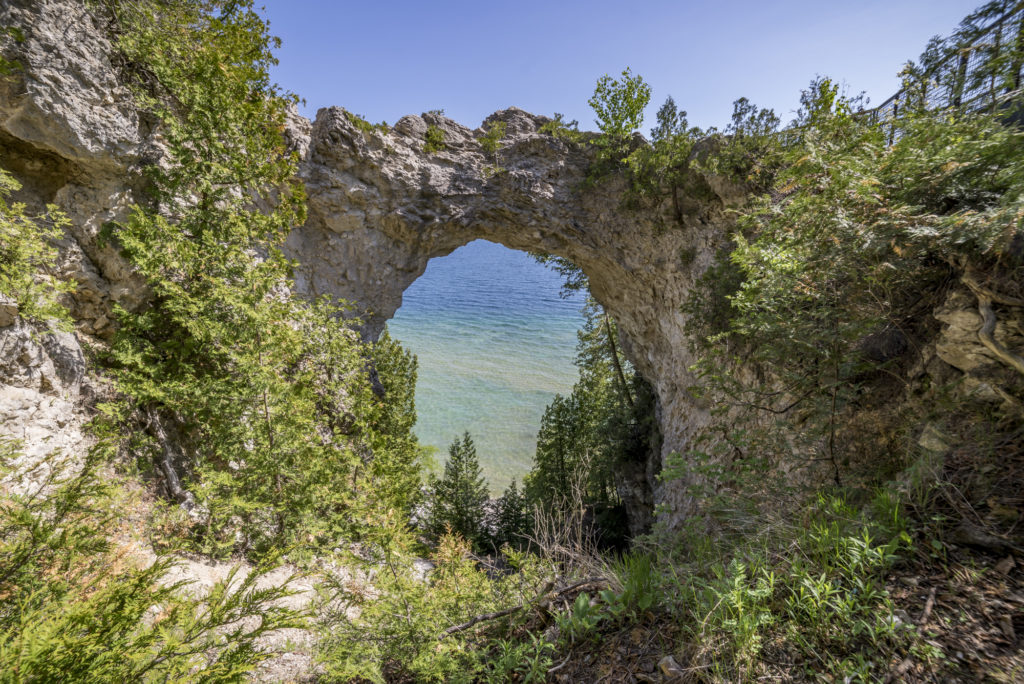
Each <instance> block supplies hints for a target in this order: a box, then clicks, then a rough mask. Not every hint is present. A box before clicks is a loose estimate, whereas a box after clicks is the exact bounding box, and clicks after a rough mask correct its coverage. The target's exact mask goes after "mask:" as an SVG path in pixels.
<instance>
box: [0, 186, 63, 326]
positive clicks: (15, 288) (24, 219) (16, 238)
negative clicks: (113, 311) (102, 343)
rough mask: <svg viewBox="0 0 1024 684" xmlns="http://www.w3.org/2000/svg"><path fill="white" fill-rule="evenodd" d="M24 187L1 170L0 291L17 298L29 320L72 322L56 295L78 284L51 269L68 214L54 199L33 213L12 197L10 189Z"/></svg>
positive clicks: (14, 298)
mask: <svg viewBox="0 0 1024 684" xmlns="http://www.w3.org/2000/svg"><path fill="white" fill-rule="evenodd" d="M20 189H21V184H20V183H18V181H17V180H15V179H14V178H13V177H12V176H11V175H10V174H9V173H7V172H6V171H4V170H3V169H0V295H6V296H7V297H10V298H11V299H13V300H14V301H15V302H16V303H17V304H18V313H19V314H20V315H21V316H22V317H23V318H25V319H26V320H30V321H35V322H43V321H46V320H56V321H58V322H59V323H60V324H62V325H63V326H64V327H69V326H70V317H69V316H68V312H67V310H66V309H65V308H64V307H63V306H61V304H60V303H59V302H58V301H57V299H58V297H59V296H60V295H61V294H62V293H65V292H70V291H72V290H73V289H74V285H73V284H72V283H69V282H67V281H64V280H61V279H59V278H57V277H56V276H55V274H54V273H53V272H52V269H53V267H54V264H55V262H56V259H57V249H56V248H55V247H54V246H53V245H52V241H53V240H56V239H58V238H60V237H61V236H62V235H63V231H62V228H63V227H64V226H66V225H67V224H68V219H67V217H66V216H64V214H63V213H61V211H60V210H59V209H58V208H57V207H56V206H55V205H52V204H51V205H49V206H47V208H46V213H45V214H43V215H41V216H30V215H29V214H27V213H26V208H25V205H24V204H23V203H21V202H11V194H12V193H14V192H17V191H18V190H20Z"/></svg>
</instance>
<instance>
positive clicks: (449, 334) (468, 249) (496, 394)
mask: <svg viewBox="0 0 1024 684" xmlns="http://www.w3.org/2000/svg"><path fill="white" fill-rule="evenodd" d="M560 286H561V277H560V276H559V275H558V274H557V273H555V272H554V271H551V270H550V269H548V268H546V267H544V266H542V265H540V264H538V263H537V262H536V261H534V260H533V259H532V258H531V257H530V256H529V255H527V254H525V253H524V252H518V251H514V250H511V249H508V248H506V247H503V246H501V245H498V244H494V243H493V242H487V241H485V240H477V241H475V242H471V243H469V244H468V245H466V246H464V247H461V248H459V249H458V250H456V251H454V252H452V253H451V254H450V255H448V256H446V257H441V258H437V259H432V260H431V261H430V263H429V264H428V265H427V270H426V272H425V273H424V274H423V275H422V276H421V277H420V278H419V279H418V280H417V281H416V282H415V283H413V284H412V285H411V286H410V287H409V289H408V290H406V291H405V295H404V297H403V303H402V307H401V308H400V309H399V310H398V312H397V313H396V314H395V317H394V318H393V319H392V320H391V321H389V322H388V330H389V331H390V332H391V334H392V336H393V337H395V338H396V339H398V340H400V341H401V342H402V344H403V345H404V346H405V347H406V348H407V349H408V350H410V351H412V352H413V353H414V354H416V356H417V357H418V358H419V380H418V383H417V385H416V410H417V414H418V419H417V424H416V435H417V436H418V437H419V440H420V442H422V443H424V444H429V445H432V446H435V447H437V448H438V450H439V452H438V454H437V461H438V462H439V463H440V464H443V463H444V460H445V457H446V456H447V454H448V445H449V444H451V442H452V440H453V439H455V438H456V437H458V436H460V435H461V434H462V433H463V431H465V430H469V432H470V434H471V435H472V436H473V441H474V442H475V444H476V450H477V455H478V456H479V458H480V464H481V466H482V467H483V470H484V475H485V476H486V477H487V479H488V481H489V482H490V485H491V489H492V491H494V492H500V491H501V490H503V489H504V488H505V487H506V486H507V485H508V483H509V482H510V481H511V479H512V478H513V477H514V478H516V479H517V480H519V481H520V482H521V481H522V477H523V475H525V474H526V473H527V472H528V471H529V469H530V465H531V462H532V459H533V452H534V449H535V447H536V438H537V430H538V429H539V428H540V419H541V416H542V415H543V414H544V407H545V406H547V405H548V403H550V402H551V399H552V397H554V395H555V394H556V393H561V394H566V393H568V392H569V391H570V390H571V389H572V386H573V383H574V382H575V381H576V377H577V371H576V367H575V366H574V365H573V359H574V357H575V353H576V330H577V329H578V328H579V327H580V324H581V323H582V316H581V314H580V308H581V306H582V303H583V302H582V297H574V298H573V299H569V300H565V299H562V298H561V297H560V296H559V288H560Z"/></svg>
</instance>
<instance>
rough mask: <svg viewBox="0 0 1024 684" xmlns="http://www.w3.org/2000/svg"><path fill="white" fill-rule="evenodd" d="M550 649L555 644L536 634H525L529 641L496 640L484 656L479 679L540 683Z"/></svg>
mask: <svg viewBox="0 0 1024 684" xmlns="http://www.w3.org/2000/svg"><path fill="white" fill-rule="evenodd" d="M554 651H555V645H554V644H552V643H550V642H548V641H545V639H544V637H543V636H541V635H539V634H532V633H531V634H529V641H515V640H512V639H500V640H498V641H497V643H496V644H495V645H494V649H493V652H492V653H491V654H490V655H489V656H487V658H486V662H487V665H486V667H487V669H486V670H484V672H483V673H482V675H481V676H482V679H483V681H485V682H488V684H503V683H504V682H508V681H517V682H523V683H524V684H542V683H543V682H546V681H547V680H548V670H549V669H550V668H551V665H552V659H551V657H552V654H553V653H554Z"/></svg>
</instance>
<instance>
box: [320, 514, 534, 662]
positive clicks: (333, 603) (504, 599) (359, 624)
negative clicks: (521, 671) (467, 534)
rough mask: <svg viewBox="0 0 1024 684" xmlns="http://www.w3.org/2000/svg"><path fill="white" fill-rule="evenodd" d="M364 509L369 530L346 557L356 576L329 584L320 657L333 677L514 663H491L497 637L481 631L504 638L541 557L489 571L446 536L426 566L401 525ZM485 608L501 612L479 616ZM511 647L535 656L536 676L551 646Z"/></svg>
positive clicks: (458, 542) (464, 544) (457, 541)
mask: <svg viewBox="0 0 1024 684" xmlns="http://www.w3.org/2000/svg"><path fill="white" fill-rule="evenodd" d="M366 514H367V515H368V516H373V517H374V521H375V524H374V525H373V531H372V532H371V533H369V534H368V536H367V538H366V540H365V544H364V546H363V548H362V553H361V554H360V555H350V556H349V557H348V558H347V559H346V562H345V565H346V567H350V568H353V570H355V571H356V574H355V575H354V576H353V577H351V578H350V579H343V578H337V577H329V578H327V579H326V581H325V584H324V587H323V591H324V597H323V602H322V608H321V611H320V615H319V618H318V626H319V629H320V633H321V638H320V642H319V646H318V649H319V654H318V657H319V659H320V660H321V662H322V663H324V666H325V668H326V671H327V675H328V676H329V677H331V678H332V679H335V680H340V681H349V680H350V679H352V678H364V679H368V680H371V681H384V676H385V673H388V674H390V675H392V676H406V677H411V678H413V679H414V680H415V681H475V680H474V678H475V677H477V676H490V677H491V678H492V680H493V678H494V677H498V676H500V675H501V673H502V671H505V666H511V662H510V661H509V659H508V658H506V659H505V661H504V662H505V666H503V667H502V668H501V669H499V670H497V672H496V669H495V668H494V667H492V666H491V665H490V663H491V661H492V656H491V655H490V654H491V653H492V652H493V650H494V647H495V646H496V644H495V643H494V642H488V641H487V640H486V639H482V638H481V635H483V634H486V635H489V636H490V638H494V637H495V636H502V637H505V636H507V632H506V631H505V626H506V625H508V621H509V620H512V619H513V618H514V617H515V616H516V615H518V614H519V612H520V611H521V610H522V608H521V606H522V605H523V604H524V602H526V601H528V599H527V597H528V596H535V595H536V594H537V592H538V591H539V586H540V584H541V582H540V576H539V565H538V563H537V562H536V561H535V560H531V559H528V558H527V557H526V555H525V554H523V555H520V556H519V557H518V561H519V564H518V566H517V567H518V573H517V574H515V575H507V576H500V577H496V578H494V579H492V578H489V577H488V576H487V573H486V572H485V571H484V570H482V569H480V568H478V567H477V566H476V564H475V562H474V561H473V559H472V557H471V556H470V554H469V551H470V548H469V545H468V543H467V542H465V541H464V540H462V539H459V538H457V537H452V536H446V537H443V538H442V539H441V540H440V541H439V543H438V545H437V548H436V550H435V551H434V553H433V555H432V557H431V561H432V563H433V567H432V569H430V570H428V571H426V572H425V573H424V572H423V571H422V570H420V569H419V568H418V564H417V558H416V556H415V554H414V551H415V545H414V542H413V539H412V536H411V534H410V533H409V530H408V529H407V528H406V527H405V523H404V522H403V521H400V520H398V519H396V517H395V516H393V515H388V514H387V513H382V512H380V511H374V510H367V511H366ZM488 615H497V616H499V617H497V618H494V619H491V620H483V619H481V620H479V621H477V620H476V618H478V617H480V616H484V617H486V616H488ZM500 617H504V619H500ZM524 643H525V642H524ZM505 648H506V649H508V651H509V652H511V653H518V654H521V655H522V656H524V657H525V656H529V657H530V658H532V659H533V664H532V665H529V667H528V668H526V669H527V670H529V671H532V672H534V673H535V674H536V673H538V671H540V670H541V669H543V667H544V666H543V663H544V662H545V661H544V659H545V658H546V657H547V654H548V652H549V649H547V647H545V646H544V645H542V644H541V643H534V644H533V648H528V647H515V646H512V645H507V646H506V647H505ZM501 652H502V651H500V650H499V653H501ZM511 657H512V656H509V658H511ZM520 665H521V666H526V665H528V663H520ZM543 671H544V672H546V669H543ZM488 673H489V674H488Z"/></svg>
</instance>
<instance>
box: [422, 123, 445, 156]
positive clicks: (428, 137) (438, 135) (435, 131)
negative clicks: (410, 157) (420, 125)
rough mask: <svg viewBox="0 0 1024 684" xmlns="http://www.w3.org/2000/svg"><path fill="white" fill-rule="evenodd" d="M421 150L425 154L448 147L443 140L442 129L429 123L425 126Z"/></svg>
mask: <svg viewBox="0 0 1024 684" xmlns="http://www.w3.org/2000/svg"><path fill="white" fill-rule="evenodd" d="M423 140H424V144H423V151H424V152H426V153H427V154H434V153H436V152H440V151H442V150H445V149H447V148H448V146H447V145H445V142H444V131H442V130H441V129H440V128H438V127H437V126H435V125H433V124H431V125H429V126H427V132H426V133H424V134H423Z"/></svg>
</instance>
